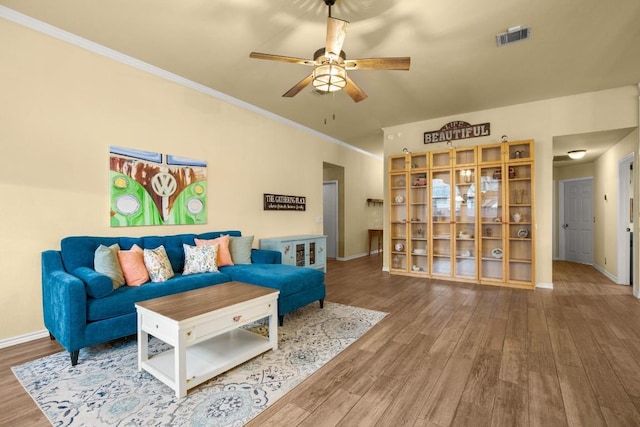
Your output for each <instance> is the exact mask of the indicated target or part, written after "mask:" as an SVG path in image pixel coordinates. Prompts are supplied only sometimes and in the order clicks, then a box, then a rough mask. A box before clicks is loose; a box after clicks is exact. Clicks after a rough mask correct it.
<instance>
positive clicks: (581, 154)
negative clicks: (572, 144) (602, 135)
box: [567, 150, 587, 160]
mask: <svg viewBox="0 0 640 427" xmlns="http://www.w3.org/2000/svg"><path fill="white" fill-rule="evenodd" d="M567 154H568V155H569V157H571V158H572V159H573V160H578V159H581V158H583V157H584V155H585V154H587V150H572V151H569V152H567Z"/></svg>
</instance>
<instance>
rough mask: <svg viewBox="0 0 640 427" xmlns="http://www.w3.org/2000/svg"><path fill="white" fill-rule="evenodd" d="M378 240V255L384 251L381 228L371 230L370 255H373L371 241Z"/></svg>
mask: <svg viewBox="0 0 640 427" xmlns="http://www.w3.org/2000/svg"><path fill="white" fill-rule="evenodd" d="M374 237H375V238H377V239H378V253H380V252H381V251H382V229H381V228H370V229H369V255H371V241H372V240H373V238H374Z"/></svg>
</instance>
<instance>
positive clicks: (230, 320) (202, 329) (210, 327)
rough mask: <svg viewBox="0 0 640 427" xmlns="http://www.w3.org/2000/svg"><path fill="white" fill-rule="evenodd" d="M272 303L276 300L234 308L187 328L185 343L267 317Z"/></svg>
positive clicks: (206, 337)
mask: <svg viewBox="0 0 640 427" xmlns="http://www.w3.org/2000/svg"><path fill="white" fill-rule="evenodd" d="M274 304H277V300H274V302H263V303H260V304H257V305H253V306H248V307H247V306H243V307H238V308H237V309H236V310H233V311H229V312H227V313H224V314H222V315H221V316H219V317H217V318H215V319H211V321H210V322H206V323H199V324H197V325H194V326H193V327H191V328H188V329H187V343H190V342H194V341H201V340H204V339H208V338H210V337H212V336H215V335H218V334H220V332H222V331H225V330H229V329H233V328H237V327H239V326H242V325H246V324H247V323H251V322H253V321H255V320H258V319H262V318H263V317H267V316H269V315H270V314H271V313H272V310H273V309H272V307H273V305H274Z"/></svg>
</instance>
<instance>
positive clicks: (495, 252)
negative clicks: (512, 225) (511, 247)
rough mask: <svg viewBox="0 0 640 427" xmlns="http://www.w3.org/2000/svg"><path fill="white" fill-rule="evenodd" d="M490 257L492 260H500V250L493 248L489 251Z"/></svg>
mask: <svg viewBox="0 0 640 427" xmlns="http://www.w3.org/2000/svg"><path fill="white" fill-rule="evenodd" d="M491 256H492V257H494V258H498V259H500V258H502V248H493V249H492V250H491Z"/></svg>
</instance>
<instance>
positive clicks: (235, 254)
mask: <svg viewBox="0 0 640 427" xmlns="http://www.w3.org/2000/svg"><path fill="white" fill-rule="evenodd" d="M252 246H253V236H241V237H236V236H231V239H230V240H229V251H230V252H231V259H232V260H233V263H234V264H251V247H252Z"/></svg>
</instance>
